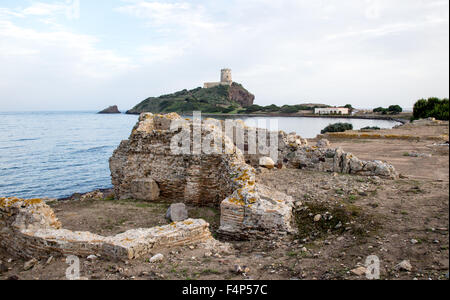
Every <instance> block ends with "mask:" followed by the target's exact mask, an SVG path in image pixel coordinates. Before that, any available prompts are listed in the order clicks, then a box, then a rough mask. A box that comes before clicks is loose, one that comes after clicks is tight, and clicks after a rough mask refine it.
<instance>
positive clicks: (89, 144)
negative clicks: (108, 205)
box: [0, 112, 396, 198]
mask: <svg viewBox="0 0 450 300" xmlns="http://www.w3.org/2000/svg"><path fill="white" fill-rule="evenodd" d="M137 119H138V117H137V116H133V115H124V114H120V115H98V114H95V112H24V113H1V112H0V196H2V197H9V196H17V197H23V198H33V197H51V198H61V197H66V196H69V195H71V194H73V193H77V192H88V191H91V190H94V189H97V188H108V187H111V178H110V172H109V165H108V159H109V157H110V156H111V155H112V153H113V151H114V149H116V148H117V146H118V145H119V143H120V142H121V141H122V140H124V139H127V138H128V136H129V135H130V132H131V129H132V128H133V126H134V124H135V123H136V121H137ZM249 119H251V118H244V121H248V120H249ZM260 119H264V120H267V119H269V118H260ZM277 119H278V126H279V129H280V130H284V131H286V132H294V131H295V132H297V133H299V134H300V135H301V136H302V137H304V138H312V137H315V136H316V135H317V134H318V133H320V131H321V130H322V129H323V128H324V127H326V126H327V125H328V124H330V123H336V122H339V121H346V122H351V123H352V124H353V125H354V127H355V129H360V128H362V127H365V126H379V127H382V128H392V127H393V126H394V125H396V123H395V122H390V121H380V120H356V119H355V120H337V119H322V118H318V119H314V118H277Z"/></svg>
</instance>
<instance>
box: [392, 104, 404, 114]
mask: <svg viewBox="0 0 450 300" xmlns="http://www.w3.org/2000/svg"><path fill="white" fill-rule="evenodd" d="M388 111H389V112H390V113H391V114H393V115H398V114H399V113H401V112H403V108H401V107H400V105H391V106H389V108H388Z"/></svg>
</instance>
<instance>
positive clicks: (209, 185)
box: [110, 113, 293, 238]
mask: <svg viewBox="0 0 450 300" xmlns="http://www.w3.org/2000/svg"><path fill="white" fill-rule="evenodd" d="M175 120H178V121H183V122H182V123H184V125H183V126H185V127H186V128H187V129H188V131H189V132H190V131H192V130H193V127H194V126H195V125H194V124H193V122H192V121H187V120H183V119H182V118H181V117H180V116H178V115H177V114H169V115H153V114H150V113H147V114H142V115H141V117H140V119H139V123H138V124H137V125H136V127H135V128H134V129H133V132H132V134H131V136H130V138H129V140H126V141H123V142H122V143H121V145H120V146H119V148H118V149H117V150H116V151H115V152H114V154H113V156H112V157H111V159H110V168H111V176H112V182H113V185H114V190H115V194H116V198H117V199H129V198H135V197H137V196H139V194H137V193H136V191H139V193H140V191H152V194H153V191H154V190H157V191H158V192H159V194H160V199H161V200H164V201H170V202H184V203H186V204H194V205H203V206H205V205H206V206H208V205H209V206H220V207H221V227H220V232H221V233H222V234H223V235H227V236H230V237H235V238H246V237H254V238H256V237H265V238H267V237H269V236H271V235H283V234H286V233H288V232H293V227H292V226H291V221H292V207H293V199H292V197H289V196H287V195H285V194H282V193H277V192H275V191H270V190H268V188H266V187H264V186H261V185H258V184H257V183H256V178H255V177H256V173H255V172H256V171H255V169H254V168H253V167H252V166H250V165H248V164H246V163H245V158H244V155H243V154H242V152H241V151H240V150H239V149H237V148H236V147H235V145H234V144H233V141H232V140H231V139H230V138H228V137H227V136H226V135H224V134H223V132H222V130H219V129H218V127H216V126H214V125H208V124H205V123H201V124H199V126H200V127H201V137H202V140H204V139H205V138H209V139H210V138H215V139H216V140H220V141H221V144H222V145H223V146H224V149H228V150H229V151H228V153H222V152H220V153H213V154H205V153H204V152H203V151H201V152H200V153H198V154H193V153H188V154H177V153H173V151H172V150H171V147H170V146H171V141H173V140H174V138H175V137H176V136H177V135H178V134H179V133H180V128H177V129H176V130H171V122H172V121H175ZM190 138H192V136H191V137H190ZM194 147H195V146H194ZM149 200H152V199H149ZM153 200H154V199H153Z"/></svg>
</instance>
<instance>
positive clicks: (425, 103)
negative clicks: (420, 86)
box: [413, 97, 449, 121]
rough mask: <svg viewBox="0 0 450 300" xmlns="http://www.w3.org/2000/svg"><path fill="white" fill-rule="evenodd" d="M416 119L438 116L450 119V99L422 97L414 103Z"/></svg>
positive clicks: (414, 116)
mask: <svg viewBox="0 0 450 300" xmlns="http://www.w3.org/2000/svg"><path fill="white" fill-rule="evenodd" d="M413 118H414V119H425V118H436V119H438V120H447V121H448V120H449V99H447V98H445V99H439V98H435V97H433V98H429V99H428V100H425V99H420V100H418V101H417V102H416V104H414V113H413Z"/></svg>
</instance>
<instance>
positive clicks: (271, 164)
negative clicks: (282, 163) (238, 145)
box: [259, 157, 275, 169]
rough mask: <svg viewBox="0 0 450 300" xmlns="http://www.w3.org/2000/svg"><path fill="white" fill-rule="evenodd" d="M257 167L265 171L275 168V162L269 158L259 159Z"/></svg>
mask: <svg viewBox="0 0 450 300" xmlns="http://www.w3.org/2000/svg"><path fill="white" fill-rule="evenodd" d="M259 165H260V166H261V167H264V168H267V169H273V168H275V162H274V161H273V159H271V158H270V157H261V158H260V159H259Z"/></svg>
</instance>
